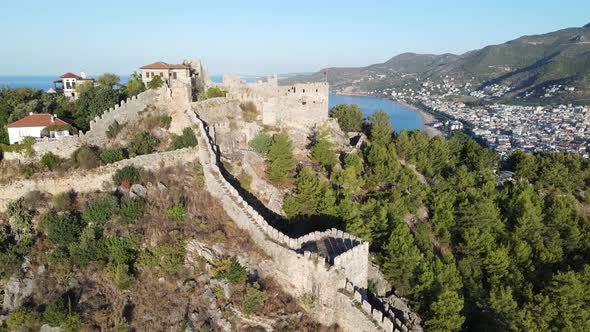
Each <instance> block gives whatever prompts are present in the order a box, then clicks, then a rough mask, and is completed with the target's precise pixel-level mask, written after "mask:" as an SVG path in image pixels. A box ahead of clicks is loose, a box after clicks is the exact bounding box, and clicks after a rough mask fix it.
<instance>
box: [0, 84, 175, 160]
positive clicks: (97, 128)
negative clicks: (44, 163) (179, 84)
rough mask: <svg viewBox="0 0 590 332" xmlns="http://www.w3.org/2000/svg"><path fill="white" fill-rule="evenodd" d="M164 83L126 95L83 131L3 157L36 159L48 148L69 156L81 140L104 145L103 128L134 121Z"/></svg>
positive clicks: (7, 158)
mask: <svg viewBox="0 0 590 332" xmlns="http://www.w3.org/2000/svg"><path fill="white" fill-rule="evenodd" d="M165 91H166V90H165V87H162V88H160V89H158V90H153V89H150V90H147V91H144V92H142V93H140V94H138V95H137V96H133V97H130V98H127V99H126V100H123V101H121V102H120V103H119V104H117V105H115V106H114V107H111V108H110V109H108V110H107V111H106V112H104V113H103V114H102V115H100V116H97V117H96V118H94V119H93V120H91V121H90V130H89V131H88V132H86V133H83V132H80V133H79V134H78V135H73V136H70V137H65V138H62V139H59V140H49V138H45V139H44V140H43V141H42V142H37V143H35V144H34V145H33V151H34V152H35V153H34V156H33V157H32V158H27V157H26V156H25V155H24V154H20V153H14V152H11V153H5V154H4V159H6V160H27V159H36V158H39V157H40V156H42V155H43V154H45V153H47V152H52V153H54V154H56V155H58V156H60V157H62V158H69V157H70V156H71V155H72V153H73V152H74V151H75V150H76V149H78V148H79V147H81V146H82V145H84V144H88V145H96V146H104V145H106V144H107V142H108V141H109V139H108V137H107V135H106V130H107V129H108V127H109V126H110V125H111V124H113V123H114V121H117V122H119V123H120V124H123V123H127V124H133V123H136V122H138V121H139V120H140V119H141V113H142V112H143V111H144V110H145V109H146V107H148V106H150V105H153V104H155V103H156V100H157V98H159V97H160V95H163V94H164V93H165Z"/></svg>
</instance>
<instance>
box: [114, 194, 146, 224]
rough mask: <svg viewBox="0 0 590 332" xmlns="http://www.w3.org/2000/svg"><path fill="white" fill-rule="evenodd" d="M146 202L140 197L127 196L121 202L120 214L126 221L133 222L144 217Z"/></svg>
mask: <svg viewBox="0 0 590 332" xmlns="http://www.w3.org/2000/svg"><path fill="white" fill-rule="evenodd" d="M144 210H145V203H144V202H143V200H142V199H140V198H127V199H125V200H123V201H122V202H121V207H120V208H119V216H121V218H122V219H123V221H124V222H126V223H129V224H132V223H135V222H136V221H137V220H139V219H140V218H141V217H143V214H144Z"/></svg>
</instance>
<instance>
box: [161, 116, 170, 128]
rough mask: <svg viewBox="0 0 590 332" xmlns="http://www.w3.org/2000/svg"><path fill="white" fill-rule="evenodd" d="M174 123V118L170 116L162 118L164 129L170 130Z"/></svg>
mask: <svg viewBox="0 0 590 332" xmlns="http://www.w3.org/2000/svg"><path fill="white" fill-rule="evenodd" d="M171 123H172V117H171V116H170V115H167V114H164V115H162V116H160V124H161V125H162V127H163V128H166V129H168V128H170V124H171Z"/></svg>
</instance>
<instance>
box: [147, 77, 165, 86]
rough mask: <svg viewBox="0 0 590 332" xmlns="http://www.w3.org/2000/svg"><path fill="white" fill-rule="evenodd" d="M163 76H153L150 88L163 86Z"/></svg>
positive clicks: (149, 84) (149, 83)
mask: <svg viewBox="0 0 590 332" xmlns="http://www.w3.org/2000/svg"><path fill="white" fill-rule="evenodd" d="M162 83H163V82H162V78H161V77H160V76H158V75H156V76H154V77H152V80H151V81H149V82H148V84H147V87H148V88H149V89H157V88H159V87H161V86H162Z"/></svg>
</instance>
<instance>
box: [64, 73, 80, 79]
mask: <svg viewBox="0 0 590 332" xmlns="http://www.w3.org/2000/svg"><path fill="white" fill-rule="evenodd" d="M60 78H77V79H79V80H82V79H83V78H82V77H80V76H78V75H76V74H74V73H71V72H67V73H65V74H63V75H61V76H60Z"/></svg>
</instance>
